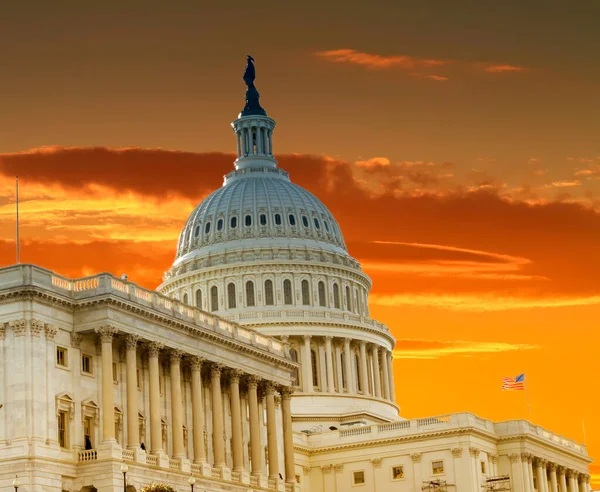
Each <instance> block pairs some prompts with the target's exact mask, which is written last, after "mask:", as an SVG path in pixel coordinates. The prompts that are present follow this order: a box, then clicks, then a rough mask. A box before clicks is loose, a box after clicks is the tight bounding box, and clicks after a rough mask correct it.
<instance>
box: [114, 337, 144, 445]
mask: <svg viewBox="0 0 600 492" xmlns="http://www.w3.org/2000/svg"><path fill="white" fill-rule="evenodd" d="M138 340H139V337H138V336H137V335H128V336H127V338H126V339H125V346H126V356H125V357H126V364H127V447H128V448H129V449H136V448H139V447H140V425H139V417H138V387H137V343H138ZM111 374H112V367H111Z"/></svg>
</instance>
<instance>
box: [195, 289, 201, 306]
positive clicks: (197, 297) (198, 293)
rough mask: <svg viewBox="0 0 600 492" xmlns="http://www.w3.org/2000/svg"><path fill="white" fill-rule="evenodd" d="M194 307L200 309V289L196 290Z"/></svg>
mask: <svg viewBox="0 0 600 492" xmlns="http://www.w3.org/2000/svg"><path fill="white" fill-rule="evenodd" d="M196 307H197V308H198V309H202V289H198V290H197V291H196Z"/></svg>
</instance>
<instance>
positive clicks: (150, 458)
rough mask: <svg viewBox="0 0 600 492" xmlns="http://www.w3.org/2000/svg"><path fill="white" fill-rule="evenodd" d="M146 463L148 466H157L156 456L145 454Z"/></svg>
mask: <svg viewBox="0 0 600 492" xmlns="http://www.w3.org/2000/svg"><path fill="white" fill-rule="evenodd" d="M146 464H147V465H150V466H158V456H155V455H152V454H147V455H146Z"/></svg>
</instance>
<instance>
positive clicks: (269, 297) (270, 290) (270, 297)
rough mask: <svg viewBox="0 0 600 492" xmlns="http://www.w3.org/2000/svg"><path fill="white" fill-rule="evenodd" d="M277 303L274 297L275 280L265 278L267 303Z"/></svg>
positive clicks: (269, 304)
mask: <svg viewBox="0 0 600 492" xmlns="http://www.w3.org/2000/svg"><path fill="white" fill-rule="evenodd" d="M273 304H275V302H274V297H273V281H272V280H265V305H266V306H272V305H273Z"/></svg>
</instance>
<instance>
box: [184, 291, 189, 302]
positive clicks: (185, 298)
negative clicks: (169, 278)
mask: <svg viewBox="0 0 600 492" xmlns="http://www.w3.org/2000/svg"><path fill="white" fill-rule="evenodd" d="M188 300H189V299H188V295H187V292H186V293H185V294H183V303H184V304H188Z"/></svg>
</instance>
